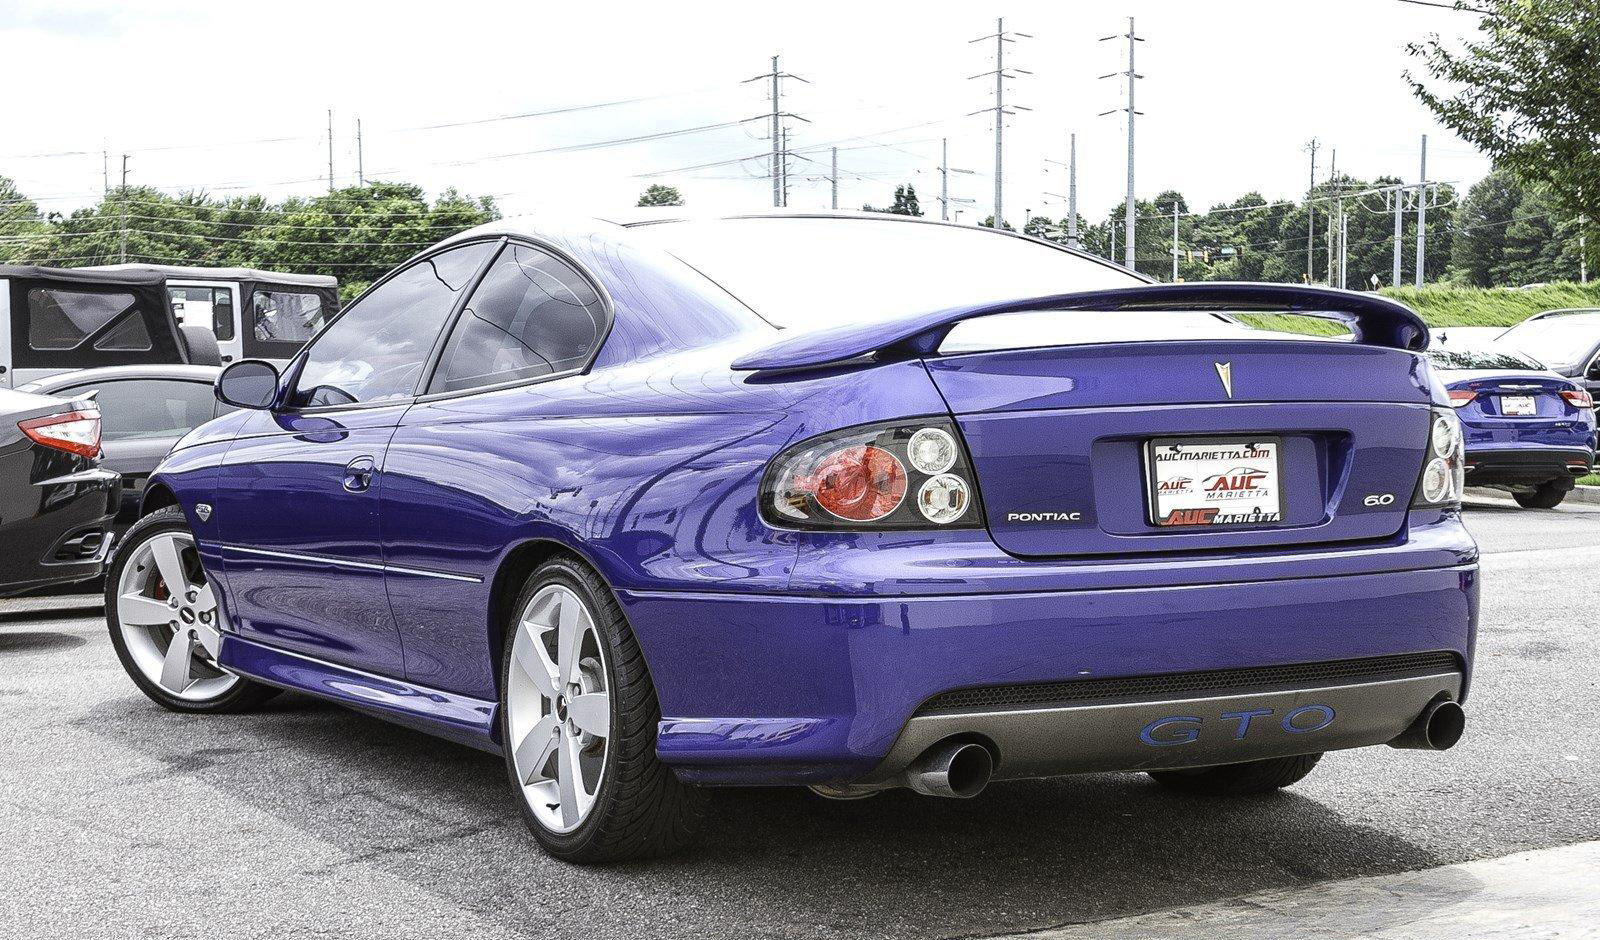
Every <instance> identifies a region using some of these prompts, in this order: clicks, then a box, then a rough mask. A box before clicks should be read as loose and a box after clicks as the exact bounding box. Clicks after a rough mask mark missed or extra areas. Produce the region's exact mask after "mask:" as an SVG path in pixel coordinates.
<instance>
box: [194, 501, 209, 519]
mask: <svg viewBox="0 0 1600 940" xmlns="http://www.w3.org/2000/svg"><path fill="white" fill-rule="evenodd" d="M194 514H195V515H197V516H199V517H200V521H201V522H208V521H210V519H211V504H210V503H195V504H194Z"/></svg>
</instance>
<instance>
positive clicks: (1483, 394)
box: [1428, 345, 1595, 509]
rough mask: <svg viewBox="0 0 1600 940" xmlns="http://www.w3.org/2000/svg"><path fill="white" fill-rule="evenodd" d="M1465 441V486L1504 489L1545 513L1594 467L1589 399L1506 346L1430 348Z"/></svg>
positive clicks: (1567, 381) (1576, 387)
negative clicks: (1543, 510)
mask: <svg viewBox="0 0 1600 940" xmlns="http://www.w3.org/2000/svg"><path fill="white" fill-rule="evenodd" d="M1428 358H1429V359H1430V360H1432V361H1433V365H1434V367H1435V369H1436V370H1437V373H1438V375H1439V378H1440V379H1441V380H1442V381H1443V382H1444V383H1445V388H1446V389H1448V390H1449V392H1450V404H1451V405H1453V406H1455V409H1456V415H1457V416H1459V417H1460V418H1461V430H1462V434H1463V435H1464V436H1465V439H1466V450H1467V476H1466V481H1467V485H1469V486H1494V487H1502V488H1505V489H1509V490H1510V491H1511V495H1512V497H1513V498H1514V499H1516V501H1517V502H1518V504H1520V505H1522V506H1526V507H1529V508H1539V509H1550V508H1552V507H1554V506H1557V505H1559V504H1560V503H1561V501H1562V500H1563V499H1565V498H1566V495H1567V493H1569V492H1570V491H1571V490H1572V486H1573V481H1574V480H1576V479H1577V478H1578V477H1580V476H1583V475H1584V474H1587V473H1589V472H1590V471H1591V470H1592V469H1593V467H1594V447H1595V412H1594V400H1593V398H1591V397H1590V394H1589V392H1588V390H1586V389H1585V388H1584V387H1583V386H1582V385H1580V384H1578V383H1577V382H1575V381H1573V380H1572V379H1569V378H1567V377H1565V376H1561V375H1557V374H1556V373H1554V372H1552V371H1550V370H1548V369H1546V368H1544V366H1543V365H1541V364H1540V363H1539V362H1538V361H1536V360H1534V359H1533V358H1532V357H1530V356H1528V355H1526V354H1525V353H1521V352H1518V351H1516V350H1514V349H1512V348H1510V347H1509V346H1501V345H1495V346H1489V347H1481V348H1477V349H1457V348H1433V349H1430V350H1428Z"/></svg>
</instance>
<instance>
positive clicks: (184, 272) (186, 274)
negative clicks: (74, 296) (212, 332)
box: [78, 263, 339, 287]
mask: <svg viewBox="0 0 1600 940" xmlns="http://www.w3.org/2000/svg"><path fill="white" fill-rule="evenodd" d="M78 270H81V271H137V272H145V273H149V274H154V275H158V276H160V277H163V278H167V279H170V280H179V281H184V280H191V281H262V282H264V283H268V284H287V285H292V286H296V287H338V286H339V279H338V278H336V277H331V276H329V275H327V274H296V273H293V272H286V271H263V270H261V269H260V268H197V267H188V266H185V265H180V264H131V263H130V264H101V265H95V266H93V267H87V268H79V269H78Z"/></svg>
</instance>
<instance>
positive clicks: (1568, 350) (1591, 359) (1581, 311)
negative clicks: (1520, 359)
mask: <svg viewBox="0 0 1600 940" xmlns="http://www.w3.org/2000/svg"><path fill="white" fill-rule="evenodd" d="M1495 344H1496V345H1501V346H1509V347H1511V348H1512V349H1517V350H1520V351H1522V352H1524V353H1527V354H1528V355H1530V356H1532V357H1533V358H1534V359H1536V360H1538V361H1539V362H1541V363H1543V364H1544V365H1545V367H1546V368H1548V369H1550V371H1552V372H1555V373H1556V374H1558V375H1564V376H1566V377H1567V378H1569V379H1572V380H1573V381H1575V382H1578V383H1580V384H1581V385H1583V387H1584V388H1586V389H1587V390H1588V391H1589V394H1590V396H1591V397H1592V396H1595V395H1597V394H1600V308H1594V307H1574V308H1570V309H1563V310H1546V311H1545V312H1544V313H1537V314H1534V315H1533V316H1531V317H1529V318H1528V319H1526V320H1523V321H1522V322H1521V323H1518V324H1517V325H1516V326H1514V327H1512V328H1511V329H1509V330H1506V331H1505V332H1504V333H1501V334H1500V335H1499V336H1498V337H1496V339H1495Z"/></svg>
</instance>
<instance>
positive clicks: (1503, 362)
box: [1428, 349, 1544, 371]
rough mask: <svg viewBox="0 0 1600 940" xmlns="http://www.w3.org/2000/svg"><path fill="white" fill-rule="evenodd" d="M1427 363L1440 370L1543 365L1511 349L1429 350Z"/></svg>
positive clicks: (1538, 368)
mask: <svg viewBox="0 0 1600 940" xmlns="http://www.w3.org/2000/svg"><path fill="white" fill-rule="evenodd" d="M1428 361H1430V362H1432V363H1433V364H1434V365H1436V366H1438V367H1439V368H1441V369H1534V370H1537V371H1543V370H1544V364H1543V363H1541V362H1539V361H1538V360H1537V359H1534V358H1533V357H1532V356H1528V355H1524V354H1522V353H1520V352H1517V351H1515V350H1512V349H1430V350H1428Z"/></svg>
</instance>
